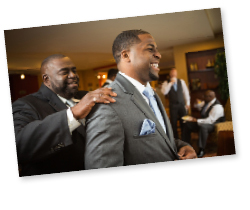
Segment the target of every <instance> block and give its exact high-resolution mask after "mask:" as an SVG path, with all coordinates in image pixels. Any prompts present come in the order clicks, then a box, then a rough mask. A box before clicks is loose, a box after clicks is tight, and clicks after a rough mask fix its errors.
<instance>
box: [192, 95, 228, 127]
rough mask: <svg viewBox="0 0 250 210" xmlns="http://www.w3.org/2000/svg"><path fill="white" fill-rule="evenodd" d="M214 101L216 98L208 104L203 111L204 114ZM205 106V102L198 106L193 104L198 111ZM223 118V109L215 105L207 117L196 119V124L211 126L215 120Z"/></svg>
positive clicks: (219, 105)
mask: <svg viewBox="0 0 250 210" xmlns="http://www.w3.org/2000/svg"><path fill="white" fill-rule="evenodd" d="M215 101H216V98H214V99H213V100H212V101H210V102H209V103H208V106H207V107H206V109H205V112H206V111H207V110H208V109H209V107H210V106H211V105H212V104H213V103H214V102H215ZM204 105H205V102H204V101H202V102H201V103H199V104H195V105H194V107H195V108H197V109H198V110H201V109H202V107H203V106H204ZM223 116H224V109H223V106H222V105H221V104H216V105H214V106H213V108H212V109H211V111H210V112H209V115H208V117H207V118H205V119H197V123H198V124H213V123H215V121H216V120H218V119H219V118H220V117H223Z"/></svg>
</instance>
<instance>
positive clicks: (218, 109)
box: [182, 90, 225, 157]
mask: <svg viewBox="0 0 250 210" xmlns="http://www.w3.org/2000/svg"><path fill="white" fill-rule="evenodd" d="M194 107H195V108H197V109H199V110H200V111H201V119H196V118H194V117H189V119H188V121H187V122H186V123H184V128H183V132H182V140H183V141H185V142H188V143H190V139H191V132H193V131H196V132H199V140H198V144H199V148H200V151H199V153H198V155H197V156H198V157H203V156H204V154H205V147H206V142H207V138H208V135H209V133H211V132H213V131H214V124H216V123H219V122H224V121H225V117H224V108H223V106H222V105H221V103H220V102H219V101H218V100H217V99H216V96H215V93H214V91H211V90H208V91H206V93H205V96H204V101H201V100H199V99H197V100H196V104H195V105H194Z"/></svg>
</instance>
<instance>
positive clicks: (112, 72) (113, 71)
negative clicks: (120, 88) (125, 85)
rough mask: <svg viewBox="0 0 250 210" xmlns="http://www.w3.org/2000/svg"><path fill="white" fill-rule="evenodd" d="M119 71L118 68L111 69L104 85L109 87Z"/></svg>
mask: <svg viewBox="0 0 250 210" xmlns="http://www.w3.org/2000/svg"><path fill="white" fill-rule="evenodd" d="M117 73H118V70H117V69H109V71H108V79H107V80H106V81H105V83H104V84H103V85H102V87H108V86H109V85H110V84H111V83H112V82H113V81H114V80H115V78H116V75H117Z"/></svg>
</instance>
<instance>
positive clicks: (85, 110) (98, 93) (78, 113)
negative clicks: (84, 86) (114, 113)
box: [71, 87, 117, 120]
mask: <svg viewBox="0 0 250 210" xmlns="http://www.w3.org/2000/svg"><path fill="white" fill-rule="evenodd" d="M111 96H112V97H116V96H117V94H116V93H115V92H113V91H112V88H110V87H109V88H99V89H97V90H94V91H91V92H88V93H87V94H86V95H85V96H84V97H83V98H82V99H81V100H80V102H79V103H78V104H77V105H75V106H74V107H72V108H71V111H72V113H73V116H74V118H75V119H77V120H79V119H83V118H85V117H86V116H87V115H88V114H89V113H90V111H91V110H92V108H93V106H95V104H96V103H104V104H109V103H114V102H115V99H113V98H112V97H111Z"/></svg>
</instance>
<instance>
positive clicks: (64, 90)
mask: <svg viewBox="0 0 250 210" xmlns="http://www.w3.org/2000/svg"><path fill="white" fill-rule="evenodd" d="M78 82H79V79H78V78H77V83H78ZM51 87H52V90H53V91H54V92H55V93H57V94H59V95H60V96H62V97H63V98H66V99H71V98H72V97H73V96H74V95H75V94H76V93H77V92H78V87H77V88H70V87H68V82H67V80H65V81H64V82H63V83H62V84H60V85H59V86H56V85H55V83H53V82H51Z"/></svg>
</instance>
